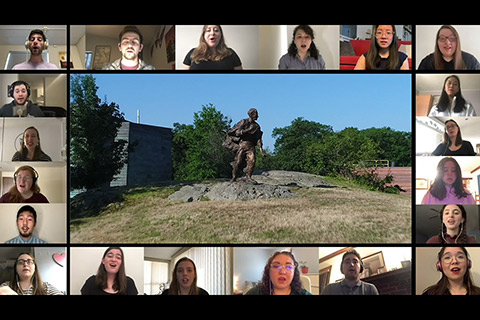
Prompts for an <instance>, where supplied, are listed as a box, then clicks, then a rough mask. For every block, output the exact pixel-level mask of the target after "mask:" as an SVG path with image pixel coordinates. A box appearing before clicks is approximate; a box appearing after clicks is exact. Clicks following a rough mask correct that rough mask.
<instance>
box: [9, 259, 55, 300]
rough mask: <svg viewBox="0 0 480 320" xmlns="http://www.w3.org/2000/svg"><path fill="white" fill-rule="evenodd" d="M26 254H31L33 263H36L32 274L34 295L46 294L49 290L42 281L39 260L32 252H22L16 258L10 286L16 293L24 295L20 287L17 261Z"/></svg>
mask: <svg viewBox="0 0 480 320" xmlns="http://www.w3.org/2000/svg"><path fill="white" fill-rule="evenodd" d="M24 254H26V255H29V256H30V257H31V258H32V260H33V263H34V265H35V273H34V274H33V276H32V286H33V295H46V294H47V290H46V288H45V285H44V283H43V281H42V277H41V276H40V272H39V271H38V266H37V261H36V260H35V258H34V256H33V254H31V253H30V252H22V253H20V254H19V255H18V256H17V258H16V259H15V266H14V268H13V273H12V277H11V280H10V284H9V287H10V288H11V289H12V290H13V291H15V292H16V293H18V294H20V295H23V290H22V289H21V288H20V286H19V284H18V273H17V261H18V258H19V257H20V256H21V255H24Z"/></svg>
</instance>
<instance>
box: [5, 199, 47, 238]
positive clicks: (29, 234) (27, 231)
mask: <svg viewBox="0 0 480 320" xmlns="http://www.w3.org/2000/svg"><path fill="white" fill-rule="evenodd" d="M36 226H37V212H36V211H35V209H34V208H33V207H32V206H29V205H25V206H22V207H21V208H20V209H19V210H18V212H17V228H18V233H19V235H18V236H17V237H15V238H13V239H10V240H8V241H7V242H6V243H9V244H27V243H35V244H37V243H47V242H46V241H44V240H42V239H40V238H37V237H35V236H34V235H33V231H34V230H35V227H36Z"/></svg>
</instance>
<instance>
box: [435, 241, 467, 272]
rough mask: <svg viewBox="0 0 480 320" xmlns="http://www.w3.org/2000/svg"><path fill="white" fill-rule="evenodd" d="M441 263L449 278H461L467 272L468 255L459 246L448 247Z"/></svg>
mask: <svg viewBox="0 0 480 320" xmlns="http://www.w3.org/2000/svg"><path fill="white" fill-rule="evenodd" d="M440 263H441V264H442V270H443V273H444V274H445V276H446V277H447V278H448V279H449V280H461V279H463V276H464V275H465V272H467V255H466V254H465V252H463V250H462V249H461V248H459V247H446V248H445V251H444V252H443V254H442V256H441V258H440Z"/></svg>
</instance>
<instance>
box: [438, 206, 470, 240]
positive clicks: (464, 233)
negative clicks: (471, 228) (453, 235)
mask: <svg viewBox="0 0 480 320" xmlns="http://www.w3.org/2000/svg"><path fill="white" fill-rule="evenodd" d="M452 205H455V206H457V207H458V208H459V209H460V211H461V212H462V218H463V222H462V224H463V225H462V230H461V231H460V234H458V235H457V239H456V240H455V243H457V241H458V243H467V238H468V237H467V228H466V224H467V211H466V210H465V208H464V207H463V206H462V205H461V204H452ZM446 206H448V204H446V205H444V206H443V207H442V210H440V223H441V226H442V227H441V230H440V234H439V235H438V241H439V243H446V241H445V238H444V236H443V235H444V234H445V233H446V231H447V227H445V224H444V223H443V211H444V210H445V207H446Z"/></svg>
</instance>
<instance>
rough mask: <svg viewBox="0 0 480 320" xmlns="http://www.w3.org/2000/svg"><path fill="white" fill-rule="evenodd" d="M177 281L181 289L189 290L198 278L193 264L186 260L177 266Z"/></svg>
mask: <svg viewBox="0 0 480 320" xmlns="http://www.w3.org/2000/svg"><path fill="white" fill-rule="evenodd" d="M176 273H177V281H178V285H179V286H180V288H181V289H184V290H189V289H190V287H191V286H192V284H193V281H194V280H195V277H196V276H197V275H196V274H195V267H194V266H193V263H192V262H190V261H188V260H186V261H182V262H180V263H179V264H178V266H177V271H176Z"/></svg>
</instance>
